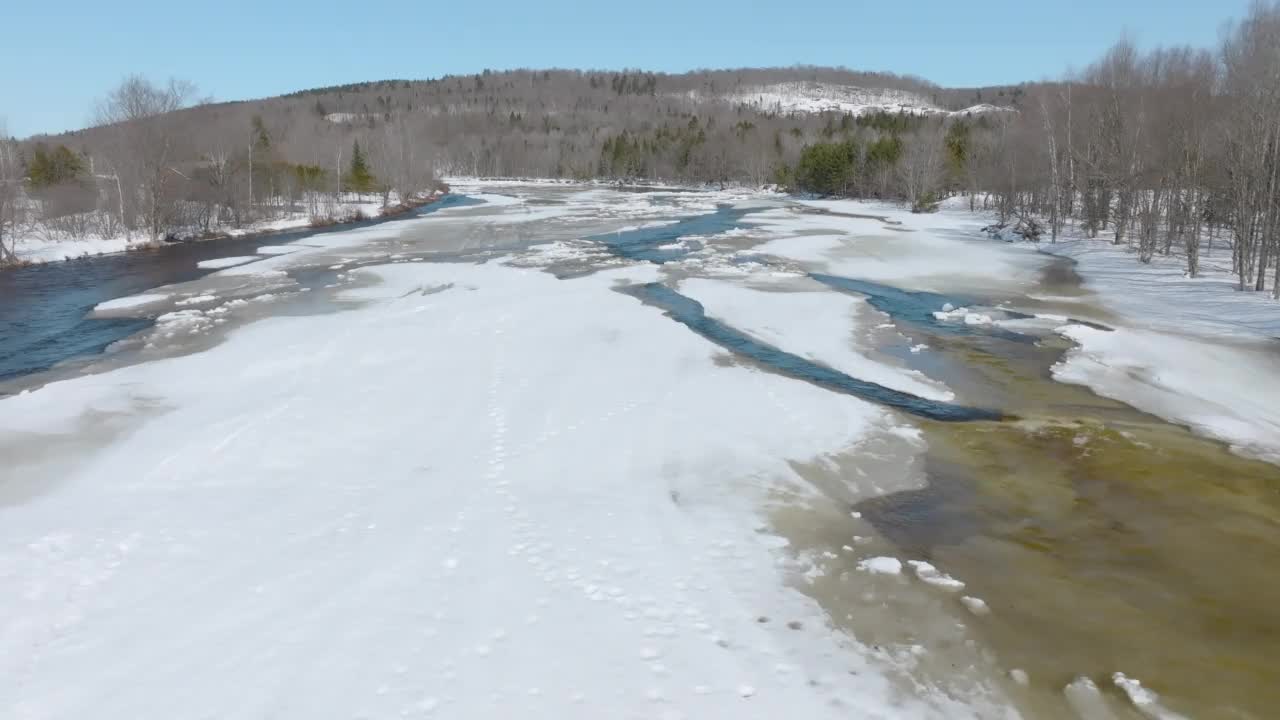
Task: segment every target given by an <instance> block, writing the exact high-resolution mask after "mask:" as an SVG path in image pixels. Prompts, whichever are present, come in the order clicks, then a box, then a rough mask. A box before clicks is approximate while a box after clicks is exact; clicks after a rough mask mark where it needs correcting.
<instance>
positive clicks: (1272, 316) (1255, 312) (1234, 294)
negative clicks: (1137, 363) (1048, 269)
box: [1040, 228, 1280, 338]
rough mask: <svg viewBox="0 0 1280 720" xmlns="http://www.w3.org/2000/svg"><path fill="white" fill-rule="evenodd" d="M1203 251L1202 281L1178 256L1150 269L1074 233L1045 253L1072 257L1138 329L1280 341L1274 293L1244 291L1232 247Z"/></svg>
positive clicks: (1159, 259)
mask: <svg viewBox="0 0 1280 720" xmlns="http://www.w3.org/2000/svg"><path fill="white" fill-rule="evenodd" d="M1203 244H1204V247H1203V248H1201V257H1200V268H1201V273H1200V276H1199V277H1196V278H1190V277H1187V276H1186V267H1185V263H1184V261H1183V259H1182V258H1180V257H1178V256H1171V257H1164V256H1161V255H1157V256H1156V257H1154V258H1152V261H1151V263H1150V264H1148V265H1144V264H1143V263H1141V262H1138V257H1137V255H1136V254H1135V253H1133V252H1131V251H1129V249H1128V248H1126V247H1125V246H1123V245H1113V244H1112V243H1111V242H1110V241H1109V240H1108V236H1107V235H1102V236H1100V237H1099V238H1098V239H1088V238H1084V237H1082V236H1081V235H1080V234H1079V232H1078V231H1077V230H1076V229H1074V228H1070V229H1068V233H1067V235H1066V237H1065V238H1064V239H1061V240H1059V242H1056V243H1049V242H1041V243H1040V247H1041V249H1042V250H1044V251H1045V252H1048V253H1052V254H1054V255H1061V256H1063V257H1068V258H1071V259H1072V260H1074V261H1075V262H1076V271H1077V272H1079V273H1080V274H1081V275H1083V276H1084V278H1085V287H1087V288H1088V289H1089V290H1091V291H1093V292H1095V293H1097V295H1098V296H1099V297H1100V298H1101V299H1102V300H1103V302H1105V303H1106V304H1107V308H1108V310H1111V311H1112V312H1114V313H1116V314H1117V315H1119V316H1121V317H1122V318H1125V319H1127V320H1128V321H1129V322H1130V323H1132V324H1134V325H1141V326H1144V327H1149V328H1152V329H1157V330H1162V331H1168V332H1174V333H1187V332H1194V333H1195V334H1198V335H1204V336H1210V337H1214V336H1220V335H1237V336H1240V335H1243V336H1263V337H1273V338H1274V337H1280V302H1277V301H1276V300H1274V299H1272V298H1271V295H1270V293H1269V292H1242V291H1239V290H1237V289H1236V280H1235V278H1234V276H1233V275H1231V272H1230V270H1231V248H1230V247H1229V246H1227V245H1226V243H1224V242H1222V240H1221V239H1219V240H1218V242H1217V243H1216V245H1215V247H1214V249H1213V251H1212V252H1210V251H1209V249H1208V240H1207V238H1206V239H1205V240H1204V241H1203Z"/></svg>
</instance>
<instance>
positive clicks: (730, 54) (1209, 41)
mask: <svg viewBox="0 0 1280 720" xmlns="http://www.w3.org/2000/svg"><path fill="white" fill-rule="evenodd" d="M1187 5H1190V6H1188V7H1172V8H1170V7H1165V6H1164V5H1163V4H1161V3H1157V2H1154V1H1153V0H1135V1H1133V2H1125V3H1107V2H1103V1H1102V0H1087V1H1086V2H1082V3H1078V4H1077V6H1076V7H1073V8H1071V9H1070V10H1069V11H1068V14H1067V16H1066V17H1057V16H1055V14H1054V13H1055V11H1054V10H1052V9H1049V8H1042V7H1026V6H1024V5H1022V4H1020V3H1016V2H1013V1H1012V0H985V1H984V2H978V3H972V4H969V5H966V6H965V7H954V6H950V5H943V4H940V3H935V4H933V7H931V8H930V12H931V16H930V18H929V20H931V21H926V22H923V23H920V22H918V18H916V19H911V20H907V19H904V18H903V17H901V15H902V14H901V13H900V12H897V11H895V10H894V9H892V8H885V7H881V6H876V5H872V4H869V3H852V4H838V3H834V2H829V1H828V0H822V1H821V2H816V3H812V4H811V5H810V6H809V8H808V9H806V10H803V11H796V12H793V13H791V14H790V15H788V16H784V17H773V16H770V17H769V18H768V20H767V21H766V20H765V19H763V18H762V17H761V16H760V15H759V14H758V13H745V12H742V8H740V7H737V6H734V5H731V4H730V3H726V2H723V1H722V0H715V1H714V2H711V3H707V4H705V5H700V6H698V7H692V8H691V7H685V6H683V5H678V4H676V3H674V2H669V1H664V2H659V3H656V4H653V5H650V6H647V7H646V8H645V9H644V12H643V13H641V14H640V15H622V14H620V13H619V12H618V11H616V10H613V9H607V8H606V9H600V8H592V9H586V10H584V9H582V8H577V7H574V6H572V4H571V3H564V2H554V3H550V4H547V5H542V6H539V7H537V8H529V7H523V6H520V5H518V4H515V3H510V2H507V0H500V2H498V3H497V4H496V5H494V4H490V5H486V6H485V7H483V8H479V7H475V8H471V7H467V8H454V9H451V10H450V13H449V14H448V16H447V17H437V16H433V17H431V18H430V19H429V21H427V22H425V23H423V24H422V25H419V24H418V23H414V22H404V23H395V22H391V23H388V22H387V19H388V18H390V19H395V18H396V17H397V14H398V10H396V9H395V6H392V5H390V4H381V3H377V4H374V5H373V6H368V7H367V8H366V9H364V11H363V12H361V13H359V14H354V15H353V14H351V13H338V19H337V20H335V19H334V15H332V14H329V13H326V12H322V11H318V12H315V13H311V14H301V15H300V14H298V13H296V12H294V11H293V9H291V8H278V7H266V8H264V7H261V6H260V5H258V4H252V5H251V4H249V3H247V2H244V0H233V1H232V2H231V3H229V4H227V5H224V6H221V7H219V8H217V9H216V12H211V10H214V9H205V8H199V9H195V10H191V9H184V12H185V13H187V15H186V16H183V17H179V18H176V19H175V18H174V17H173V15H172V14H171V13H169V12H167V11H166V12H155V13H152V12H148V10H149V9H159V8H160V7H161V6H160V4H159V3H158V2H157V0H141V1H139V2H134V3H132V4H131V8H130V9H131V10H132V11H133V12H131V13H130V15H131V19H133V20H138V22H130V23H128V24H125V25H124V26H121V24H120V23H119V22H118V20H119V18H118V11H116V10H115V7H114V6H112V7H106V6H97V5H91V4H89V3H87V2H83V1H82V0H76V2H73V4H72V8H71V10H72V12H71V13H70V15H68V13H67V9H66V8H65V7H64V8H60V9H58V10H55V9H53V8H51V7H45V6H33V5H26V6H22V7H19V8H17V12H16V15H15V17H14V22H13V26H14V27H29V28H40V27H56V28H58V30H59V32H60V33H61V34H60V35H59V36H58V40H57V42H56V43H53V44H51V43H50V41H49V37H48V35H47V34H46V33H38V32H28V33H23V34H20V35H19V36H17V37H16V38H14V39H13V42H8V43H5V44H4V46H2V47H0V65H4V66H6V67H11V68H14V67H27V66H30V67H29V69H28V70H27V71H26V72H24V73H21V74H20V73H16V72H14V73H4V74H2V75H0V122H3V123H5V124H6V125H7V131H8V132H9V134H11V135H13V136H15V137H20V138H25V137H30V136H33V135H56V134H60V133H63V132H69V131H75V130H80V129H83V128H85V127H87V126H89V125H90V123H89V122H88V121H89V116H90V115H91V112H92V108H93V105H94V103H95V101H96V100H97V99H98V98H101V97H102V96H103V95H105V94H106V93H107V92H108V91H109V90H110V89H111V88H112V87H114V86H115V85H116V84H117V83H118V82H119V81H120V79H121V78H123V77H125V76H128V75H131V74H140V75H143V76H145V77H148V78H150V79H152V80H155V81H164V80H166V79H168V78H170V77H176V78H180V79H183V80H188V81H190V82H192V83H194V84H195V85H196V87H197V88H198V93H197V96H198V97H201V98H212V99H213V100H214V101H216V102H240V101H247V100H255V99H264V98H271V97H276V96H279V95H282V94H287V93H292V92H298V91H302V90H307V89H312V88H320V87H329V86H334V85H346V84H352V83H362V82H377V81H380V80H389V79H406V80H431V79H436V78H439V77H443V76H447V75H471V74H477V73H480V72H482V71H484V70H485V69H488V70H492V71H504V70H515V69H537V70H542V69H564V70H583V71H590V70H602V71H609V70H611V69H612V70H617V71H620V70H624V69H625V70H644V71H650V72H661V73H669V74H679V73H685V72H692V71H696V70H718V69H738V68H766V67H794V66H797V65H810V66H816V67H843V68H847V69H850V70H853V71H857V72H884V73H893V74H896V75H910V76H915V77H919V78H921V79H923V80H926V81H928V82H930V83H933V84H936V85H938V86H940V87H944V88H954V87H961V88H968V87H990V86H999V85H1018V84H1021V83H1027V82H1036V81H1041V80H1047V79H1054V78H1057V77H1061V76H1062V75H1063V74H1065V73H1067V72H1069V71H1070V70H1072V69H1074V68H1080V67H1084V66H1086V65H1088V64H1089V63H1090V62H1092V61H1094V60H1095V59H1096V58H1097V57H1098V56H1099V55H1101V53H1102V52H1103V51H1104V50H1105V49H1106V48H1107V47H1109V46H1110V45H1112V44H1114V43H1115V42H1116V41H1117V40H1119V39H1120V38H1121V37H1122V36H1128V37H1131V38H1132V39H1133V40H1134V41H1135V42H1136V43H1137V44H1138V46H1139V47H1140V48H1143V49H1148V48H1151V47H1156V46H1162V45H1192V46H1197V47H1212V46H1214V45H1215V44H1216V42H1217V36H1218V33H1219V32H1220V30H1221V28H1222V27H1223V26H1224V25H1225V24H1226V23H1227V22H1229V21H1231V20H1234V19H1236V18H1238V17H1240V16H1241V15H1243V13H1244V12H1245V10H1246V9H1247V7H1248V2H1247V0H1231V1H1230V2H1226V3H1217V4H1213V5H1212V6H1211V7H1210V6H1208V5H1209V4H1204V5H1201V4H1187ZM380 10H382V11H385V12H379V11H380ZM239 11H243V12H239ZM113 12H115V13H116V14H114V15H113V14H112V13H113ZM815 15H821V16H822V18H824V21H823V22H822V23H815V22H813V21H812V18H813V17H814V16H815ZM68 16H70V17H72V18H74V19H73V20H72V21H71V22H70V23H68V22H67V21H66V20H65V18H66V17H68ZM495 16H502V17H504V20H506V22H503V23H500V24H495V23H494V22H492V20H491V18H492V17H495ZM672 16H676V17H679V18H680V21H679V22H672V21H671V20H669V18H670V17H672ZM244 17H250V18H251V20H250V21H249V22H247V23H246V22H245V21H244V19H243V18H244ZM908 22H911V23H914V24H910V25H908ZM620 23H626V24H627V33H626V38H627V39H626V40H625V41H623V42H617V38H616V37H614V36H616V34H617V29H618V27H619V26H620ZM191 24H194V25H196V26H198V27H200V28H201V32H200V33H198V34H197V35H195V36H193V35H191V34H184V33H181V32H175V28H179V27H184V26H186V25H191ZM104 27H110V28H112V29H111V30H109V31H107V32H102V31H101V28H104ZM1045 27H1052V28H1053V29H1054V33H1053V36H1052V37H1048V36H1047V34H1046V32H1045V31H1044V30H1043V28H1045ZM1099 28H1106V29H1105V30H1103V29H1099ZM850 30H852V34H850ZM908 30H909V31H910V33H911V35H910V37H908V38H906V39H903V37H902V33H903V32H905V31H908ZM957 34H959V35H960V37H957ZM978 34H980V35H978ZM1011 34H1013V35H1017V37H1015V38H1013V39H1009V35H1011ZM993 35H995V36H1002V35H1003V36H1004V37H1003V38H1002V39H1000V40H998V41H994V40H991V39H990V38H991V36H993ZM1023 35H1025V36H1026V37H1025V38H1024V37H1023ZM193 37H197V38H199V39H204V38H208V37H213V38H230V40H228V41H226V42H225V43H222V44H214V45H216V46H214V45H211V44H201V43H200V42H194V43H193V42H192V40H193ZM650 37H652V38H655V40H654V41H653V42H649V41H647V40H644V39H645V38H650ZM633 38H640V39H641V40H633ZM353 39H354V40H353ZM424 43H425V47H419V46H420V45H422V44H424ZM672 47H676V48H679V51H678V52H674V53H673V52H669V51H668V48H672ZM317 48H337V50H336V51H333V52H316V49H317ZM1011 53H1013V54H1014V55H1016V57H1012V58H1011ZM958 54H963V55H964V61H957V55H958ZM33 58H35V59H39V60H48V61H49V62H40V63H32V62H31V60H32V59H33ZM1011 60H1016V62H1011ZM409 66H412V70H413V71H412V72H406V69H408V67H409Z"/></svg>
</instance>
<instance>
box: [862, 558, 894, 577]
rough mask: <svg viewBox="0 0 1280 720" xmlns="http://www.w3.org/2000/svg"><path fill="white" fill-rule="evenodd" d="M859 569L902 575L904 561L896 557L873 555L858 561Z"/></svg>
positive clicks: (875, 573)
mask: <svg viewBox="0 0 1280 720" xmlns="http://www.w3.org/2000/svg"><path fill="white" fill-rule="evenodd" d="M858 569H859V570H862V571H865V572H869V573H872V574H874V575H900V574H901V573H902V561H901V560H899V559H898V558H895V557H885V556H880V557H873V558H867V559H866V560H863V561H862V562H860V563H858Z"/></svg>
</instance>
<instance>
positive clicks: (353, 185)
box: [346, 140, 376, 194]
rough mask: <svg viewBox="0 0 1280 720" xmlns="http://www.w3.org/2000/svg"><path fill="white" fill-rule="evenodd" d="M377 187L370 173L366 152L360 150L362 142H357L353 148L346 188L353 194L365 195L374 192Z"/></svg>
mask: <svg viewBox="0 0 1280 720" xmlns="http://www.w3.org/2000/svg"><path fill="white" fill-rule="evenodd" d="M375 185H376V181H375V179H374V177H373V173H372V172H370V171H369V165H368V163H367V162H366V161H365V159H364V152H363V151H361V150H360V141H359V140H357V141H355V142H354V143H353V145H352V148H351V167H350V169H349V170H347V181H346V186H347V188H349V189H350V190H352V191H353V192H357V193H361V194H363V193H367V192H373V191H374V189H375Z"/></svg>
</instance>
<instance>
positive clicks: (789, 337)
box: [680, 278, 955, 401]
mask: <svg viewBox="0 0 1280 720" xmlns="http://www.w3.org/2000/svg"><path fill="white" fill-rule="evenodd" d="M801 288H802V289H795V288H786V287H777V288H775V289H773V290H766V289H754V288H750V287H745V286H743V285H740V284H737V283H733V282H729V281H725V280H710V279H702V278H692V279H689V280H685V281H683V282H682V283H680V290H681V292H682V293H684V294H685V295H687V296H689V297H692V298H693V299H695V300H697V301H699V302H701V303H702V305H703V307H704V308H705V309H706V311H707V314H708V315H709V316H711V317H714V318H716V319H718V320H721V321H723V322H724V323H725V324H727V325H730V326H732V327H734V328H737V329H739V330H742V331H744V332H746V333H748V334H750V335H752V336H754V337H755V338H757V339H758V340H761V341H763V342H765V343H768V344H770V345H773V346H775V347H778V348H780V349H782V350H785V351H787V352H790V353H794V354H797V355H800V356H802V357H806V358H808V359H810V360H814V361H816V362H819V363H823V364H825V365H827V366H829V367H831V368H834V369H836V370H840V371H842V372H844V373H846V374H848V375H850V376H852V377H856V378H859V379H861V380H867V381H869V382H874V383H877V384H879V385H882V386H884V387H888V388H892V389H895V390H901V391H903V392H908V393H912V394H914V395H918V396H920V397H924V398H929V399H932V400H943V401H947V400H952V399H954V397H955V395H954V394H953V393H952V392H951V391H950V390H947V389H946V388H945V387H943V386H942V385H941V384H939V383H936V382H934V381H932V380H930V379H928V378H927V377H925V376H924V375H923V374H921V373H918V372H915V371H912V370H907V369H905V368H901V367H896V366H893V365H890V364H888V363H887V362H883V361H878V360H873V359H871V358H870V357H868V353H869V352H870V348H869V347H868V345H869V343H867V342H866V341H865V340H862V339H861V337H860V336H861V334H862V333H865V331H866V329H867V325H868V320H869V315H870V314H871V313H873V312H874V311H873V310H871V308H870V307H869V306H868V305H867V304H866V301H865V300H862V299H860V298H856V297H852V296H849V295H845V294H842V293H836V292H832V291H830V290H827V289H825V288H823V287H822V286H820V285H817V283H808V282H807V281H806V284H805V285H802V286H801ZM876 314H878V313H876Z"/></svg>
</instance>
